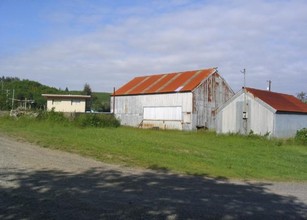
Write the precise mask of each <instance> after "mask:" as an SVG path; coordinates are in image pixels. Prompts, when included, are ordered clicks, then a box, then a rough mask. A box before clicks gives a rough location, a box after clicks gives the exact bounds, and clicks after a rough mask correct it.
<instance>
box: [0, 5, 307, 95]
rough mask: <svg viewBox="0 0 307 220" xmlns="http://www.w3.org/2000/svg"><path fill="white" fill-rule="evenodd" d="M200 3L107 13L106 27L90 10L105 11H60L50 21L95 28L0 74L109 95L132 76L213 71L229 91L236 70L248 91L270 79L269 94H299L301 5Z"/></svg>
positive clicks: (7, 65)
mask: <svg viewBox="0 0 307 220" xmlns="http://www.w3.org/2000/svg"><path fill="white" fill-rule="evenodd" d="M206 2H207V3H203V2H202V1H199V2H198V3H195V4H188V3H187V1H173V3H172V2H171V3H165V1H156V2H155V3H154V4H153V5H154V6H155V7H157V11H159V13H158V12H156V11H155V9H156V8H154V7H153V5H151V4H148V5H145V4H143V5H140V6H138V5H137V6H131V7H129V8H115V9H114V8H113V9H114V14H112V19H113V20H112V22H108V23H105V22H104V23H100V22H101V21H102V20H103V19H106V17H103V16H102V15H99V13H97V11H98V12H99V11H100V12H102V11H104V12H105V15H108V14H109V13H110V10H108V9H106V8H105V6H103V7H97V8H96V9H95V10H96V12H95V13H83V14H82V15H79V14H78V13H74V14H72V15H71V17H70V16H69V15H70V14H69V13H67V14H65V13H64V12H65V11H64V12H63V11H61V12H60V13H59V14H58V18H60V17H62V18H65V16H66V20H65V19H62V21H63V22H64V23H65V22H66V23H67V27H68V28H70V26H69V23H70V22H71V21H72V20H71V19H72V18H73V22H76V23H77V24H78V25H82V24H84V23H87V24H90V25H95V26H94V27H95V28H94V31H93V30H91V31H90V32H88V33H83V34H80V35H69V36H65V39H61V40H59V39H58V38H57V41H55V42H50V43H49V44H48V45H47V44H46V45H42V46H41V47H39V48H36V49H35V50H31V51H25V52H24V53H21V54H18V55H16V56H14V57H8V58H6V59H3V60H1V61H0V72H2V73H11V74H12V75H14V76H19V77H24V78H29V79H33V80H37V81H40V82H42V83H45V84H48V85H52V86H55V87H61V88H65V87H66V86H67V87H69V89H82V88H83V85H84V83H85V82H87V83H89V84H90V85H91V87H92V89H93V90H96V91H109V92H111V91H112V88H113V86H115V87H119V86H121V85H122V84H123V83H125V82H127V81H128V80H130V79H131V78H132V77H135V76H138V75H145V74H153V73H165V72H172V71H183V70H191V69H199V68H206V67H214V66H217V67H219V70H220V73H221V75H222V76H223V77H224V78H226V80H227V81H228V83H229V84H230V85H231V86H232V87H233V89H234V90H235V91H237V90H238V89H239V88H240V87H241V86H242V83H243V75H242V73H241V72H240V70H242V69H243V68H246V69H247V82H248V86H253V87H257V88H266V83H267V82H266V81H267V80H269V79H270V80H272V81H273V84H272V87H273V89H274V90H275V91H280V92H287V93H292V94H295V93H296V92H299V91H306V89H307V87H306V84H307V74H306V72H307V67H306V65H305V64H306V62H307V56H306V55H307V52H306V51H307V50H306V49H307V44H306V40H305V39H306V35H307V30H306V28H304V26H305V24H306V23H307V14H306V13H305V11H306V10H307V3H305V2H304V1H241V2H239V1H236V2H235V3H234V2H232V3H231V4H230V3H228V2H229V1H217V2H216V1H214V3H211V2H210V1H206ZM169 4H171V6H170V5H169ZM174 6H176V7H174ZM181 6H184V7H181ZM171 7H174V10H172V8H171ZM79 10H80V9H79ZM144 12H146V13H144ZM61 13H63V14H61ZM53 15H56V12H55V13H53ZM117 16H123V17H118V18H117ZM55 18H56V17H55ZM55 18H54V19H55ZM55 20H56V19H55Z"/></svg>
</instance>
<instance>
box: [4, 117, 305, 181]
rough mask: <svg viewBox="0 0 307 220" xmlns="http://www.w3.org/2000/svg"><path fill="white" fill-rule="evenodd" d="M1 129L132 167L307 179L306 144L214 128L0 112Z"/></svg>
mask: <svg viewBox="0 0 307 220" xmlns="http://www.w3.org/2000/svg"><path fill="white" fill-rule="evenodd" d="M0 132H2V133H6V134H8V135H12V136H15V137H19V138H22V139H24V140H26V141H30V142H33V143H36V144H39V145H41V146H43V147H48V148H54V149H60V150H64V151H69V152H74V153H78V154H81V155H85V156H88V157H93V158H95V159H97V160H100V161H104V162H108V163H116V164H122V165H126V166H133V167H144V168H151V169H162V170H170V171H173V172H180V173H188V174H193V175H205V176H210V177H224V178H239V179H258V180H259V179H261V180H278V181H284V180H287V181H289V180H304V181H306V180H307V172H306V170H307V160H306V158H307V147H306V146H304V145H300V144H297V143H295V142H294V141H290V142H289V141H288V142H287V141H283V140H267V139H265V138H261V137H257V136H250V137H243V136H238V135H220V136H218V135H216V134H215V133H213V132H205V131H203V132H181V131H162V130H142V129H136V128H128V127H118V128H95V127H84V128H81V127H77V126H74V125H73V124H66V125H65V126H63V124H60V123H50V122H49V121H48V120H41V121H37V120H36V121H35V120H31V121H29V120H28V119H20V120H11V119H9V118H5V117H0Z"/></svg>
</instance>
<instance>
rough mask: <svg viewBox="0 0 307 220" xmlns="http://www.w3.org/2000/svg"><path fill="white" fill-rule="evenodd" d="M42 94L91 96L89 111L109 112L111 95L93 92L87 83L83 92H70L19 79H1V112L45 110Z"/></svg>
mask: <svg viewBox="0 0 307 220" xmlns="http://www.w3.org/2000/svg"><path fill="white" fill-rule="evenodd" d="M42 94H73V95H80V94H83V95H91V97H92V98H91V100H90V101H89V103H88V105H87V110H93V111H109V110H110V104H109V100H110V98H109V97H110V94H109V93H95V92H92V90H91V87H90V85H89V84H87V83H85V85H84V88H83V90H81V91H69V90H68V88H66V89H65V90H62V89H57V88H54V87H50V86H46V85H42V84H41V83H39V82H36V81H31V80H28V79H19V78H18V77H5V76H2V77H0V110H11V109H15V108H17V107H26V108H31V109H45V106H46V99H45V98H44V97H42Z"/></svg>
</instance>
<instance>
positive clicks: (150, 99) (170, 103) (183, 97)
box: [111, 92, 192, 129]
mask: <svg viewBox="0 0 307 220" xmlns="http://www.w3.org/2000/svg"><path fill="white" fill-rule="evenodd" d="M144 107H180V108H181V115H182V114H186V113H191V112H192V93H191V92H189V93H170V94H155V95H131V96H116V97H115V111H114V110H113V97H111V112H112V113H115V115H116V117H117V118H119V119H120V121H121V124H122V125H129V126H134V127H139V126H142V123H143V119H144V118H143V114H144ZM167 114H168V113H167ZM161 115H162V116H161V117H163V118H166V116H163V113H162V112H161ZM177 123H178V122H177ZM180 123H184V122H182V116H181V122H180ZM180 128H181V129H182V128H183V126H182V125H181V126H180ZM184 128H189V126H184Z"/></svg>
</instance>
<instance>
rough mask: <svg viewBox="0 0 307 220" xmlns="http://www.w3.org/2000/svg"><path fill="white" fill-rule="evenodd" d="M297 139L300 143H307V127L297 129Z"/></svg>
mask: <svg viewBox="0 0 307 220" xmlns="http://www.w3.org/2000/svg"><path fill="white" fill-rule="evenodd" d="M295 139H296V140H297V141H299V142H300V143H303V144H305V145H307V128H303V129H301V130H297V131H296V135H295Z"/></svg>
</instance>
